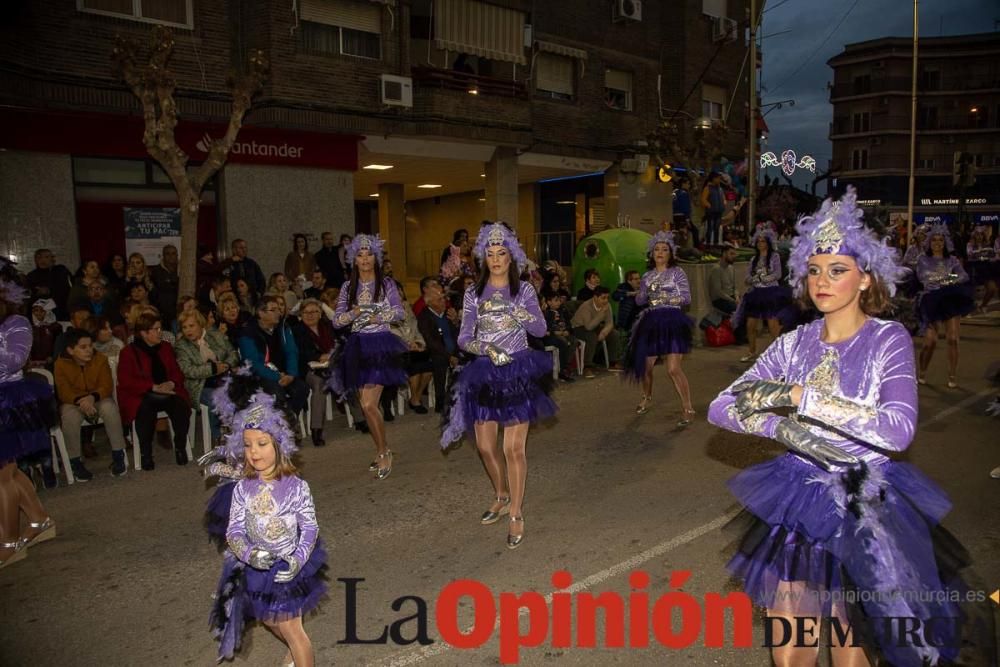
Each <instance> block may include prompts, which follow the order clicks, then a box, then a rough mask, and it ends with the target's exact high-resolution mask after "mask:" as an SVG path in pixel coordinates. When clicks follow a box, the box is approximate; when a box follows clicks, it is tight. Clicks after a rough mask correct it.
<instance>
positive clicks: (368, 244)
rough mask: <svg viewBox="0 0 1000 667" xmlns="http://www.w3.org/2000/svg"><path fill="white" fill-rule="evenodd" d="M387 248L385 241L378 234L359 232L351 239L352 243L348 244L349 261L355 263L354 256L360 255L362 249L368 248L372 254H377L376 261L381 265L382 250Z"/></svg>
mask: <svg viewBox="0 0 1000 667" xmlns="http://www.w3.org/2000/svg"><path fill="white" fill-rule="evenodd" d="M384 249H385V241H383V240H382V239H381V238H379V235H378V234H375V235H374V236H373V235H371V234H358V235H357V236H355V237H354V240H353V241H351V244H350V245H349V246H347V263H348V264H354V258H355V257H357V256H358V253H359V252H361V251H362V250H367V251H369V252H370V253H371V254H373V255H375V261H376V262H378V264H379V266H381V265H382V251H383V250H384Z"/></svg>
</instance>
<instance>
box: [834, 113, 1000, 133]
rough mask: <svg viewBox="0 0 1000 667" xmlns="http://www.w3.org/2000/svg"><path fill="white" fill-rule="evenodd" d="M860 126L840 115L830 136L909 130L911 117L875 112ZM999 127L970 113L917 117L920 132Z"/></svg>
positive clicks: (988, 129) (996, 123) (851, 119)
mask: <svg viewBox="0 0 1000 667" xmlns="http://www.w3.org/2000/svg"><path fill="white" fill-rule="evenodd" d="M859 127H861V128H862V129H857V127H856V126H855V125H854V119H853V118H848V117H841V116H838V117H836V118H834V119H833V122H832V123H830V136H831V137H834V136H839V135H850V134H865V133H867V132H890V131H899V132H909V131H910V117H909V116H903V115H895V116H890V115H879V114H875V115H873V116H872V117H871V120H870V121H869V123H868V127H867V128H865V127H864V126H859ZM997 128H1000V124H998V122H990V123H984V122H982V121H979V120H976V119H974V118H972V117H970V116H968V115H960V116H944V117H942V118H926V117H925V118H920V117H919V116H918V117H917V131H918V132H935V131H942V130H947V131H958V130H983V131H994V132H995V131H996V130H997Z"/></svg>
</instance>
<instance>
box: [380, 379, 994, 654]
mask: <svg viewBox="0 0 1000 667" xmlns="http://www.w3.org/2000/svg"><path fill="white" fill-rule="evenodd" d="M995 392H996V389H995V388H987V389H983V390H982V391H980V392H979V393H977V394H973V395H972V396H969V397H967V398H965V399H963V400H961V401H959V402H958V403H956V404H955V405H952V406H951V407H948V408H945V409H944V410H941V411H940V412H938V413H936V414H934V415H933V416H931V417H928V418H927V419H924V420H922V421H920V422H919V424H918V426H927V425H928V424H933V423H934V422H936V421H940V420H942V419H945V418H947V417H950V416H951V415H953V414H954V413H956V412H958V411H959V410H961V409H963V408H965V407H966V406H968V405H971V404H972V403H975V402H976V401H978V400H980V399H982V398H983V397H984V396H987V395H989V394H992V393H995ZM739 511H740V508H737V509H733V510H730V511H729V512H726V513H725V514H722V515H720V516H718V517H716V518H715V519H712V520H711V521H709V522H708V523H705V524H702V525H701V526H698V527H697V528H693V529H691V530H689V531H688V532H686V533H683V534H681V535H678V536H677V537H673V538H671V539H669V540H666V541H665V542H660V543H659V544H657V545H656V546H654V547H651V548H649V549H646V550H645V551H642V552H640V553H638V554H636V555H635V556H632V557H631V558H629V559H627V560H623V561H621V562H620V563H616V564H615V565H612V566H611V567H609V568H606V569H604V570H601V571H600V572H597V573H595V574H592V575H590V576H589V577H587V578H586V579H582V580H580V581H577V582H574V583H573V584H572V585H571V586H570V587H569V588H566V589H560V592H564V593H577V592H579V591H584V590H587V589H588V588H592V587H594V586H596V585H597V584H600V583H602V582H604V581H607V580H608V579H611V578H613V577H617V576H619V575H622V574H625V573H627V572H630V571H632V570H634V569H635V568H637V567H638V566H640V565H642V564H643V563H646V562H648V561H650V560H652V559H654V558H656V557H658V556H662V555H663V554H665V553H667V552H669V551H672V550H674V549H676V548H677V547H680V546H684V545H685V544H688V543H689V542H693V541H695V540H696V539H698V538H699V537H702V536H704V535H706V534H708V533H710V532H712V531H714V530H718V529H719V528H721V527H722V526H724V525H726V523H728V522H729V521H730V520H732V519H733V517H735V516H736V515H737V514H738V513H739ZM551 602H552V593H549V594H547V595H546V596H545V603H546V604H551ZM527 612H528V610H527V609H522V611H521V614H520V615H521V616H524V615H525V614H527ZM497 621H499V616H498V617H497V619H496V620H495V621H494V628H496V622H497ZM472 629H473V626H469V627H468V628H466V629H465V630H464V631H463V634H468V633H469V632H471V631H472ZM451 648H452V647H451V645H450V644H448V643H446V642H443V641H441V640H440V639H438V640H437V641H436V642H435V643H433V644H430V645H428V646H421V647H419V648H411V649H407V650H404V651H401V652H399V653H397V654H396V656H394V657H389V658H386V659H384V660H381V661H378V662H373V663H368V664H369V665H372V666H378V667H405V665H415V664H417V663H419V662H423V661H424V660H427V659H428V658H433V657H434V656H437V655H441V654H442V653H444V652H446V651H450V650H451Z"/></svg>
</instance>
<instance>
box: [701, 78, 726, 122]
mask: <svg viewBox="0 0 1000 667" xmlns="http://www.w3.org/2000/svg"><path fill="white" fill-rule="evenodd" d="M725 107H726V89H725V88H723V87H721V86H713V85H710V84H707V83H705V84H702V86H701V115H702V116H705V117H706V118H711V119H712V120H722V114H723V109H725Z"/></svg>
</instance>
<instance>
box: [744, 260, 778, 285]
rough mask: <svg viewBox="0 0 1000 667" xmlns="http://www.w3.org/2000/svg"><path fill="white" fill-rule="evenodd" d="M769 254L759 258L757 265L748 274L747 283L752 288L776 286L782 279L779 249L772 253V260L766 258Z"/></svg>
mask: <svg viewBox="0 0 1000 667" xmlns="http://www.w3.org/2000/svg"><path fill="white" fill-rule="evenodd" d="M766 257H767V255H764V256H762V257H761V258H760V259H759V260H757V266H756V267H755V268H754V270H752V271H751V272H750V273H748V274H747V285H749V286H750V288H751V289H753V288H755V287H776V286H777V285H778V283H779V282H780V281H781V257H780V256H779V255H778V253H777V251H775V252H772V253H771V261H770V263H768V262H767V260H766V259H765V258H766Z"/></svg>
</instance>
